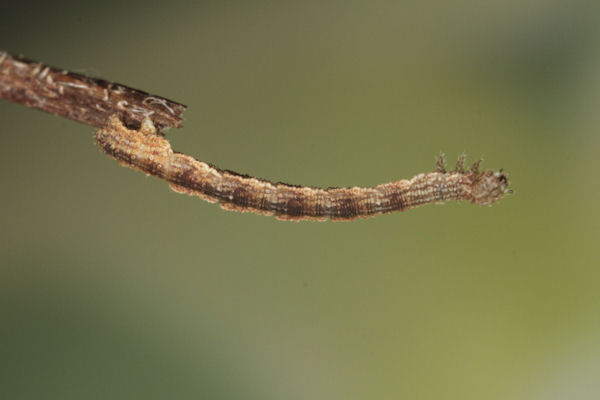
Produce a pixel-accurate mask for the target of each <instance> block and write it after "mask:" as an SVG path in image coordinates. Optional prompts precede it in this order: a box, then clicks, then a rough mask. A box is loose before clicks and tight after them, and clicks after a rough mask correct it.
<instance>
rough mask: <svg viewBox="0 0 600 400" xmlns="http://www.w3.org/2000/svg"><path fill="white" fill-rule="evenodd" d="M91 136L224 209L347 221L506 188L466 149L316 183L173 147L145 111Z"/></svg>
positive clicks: (488, 198)
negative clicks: (406, 171) (431, 162)
mask: <svg viewBox="0 0 600 400" xmlns="http://www.w3.org/2000/svg"><path fill="white" fill-rule="evenodd" d="M95 138H96V142H97V143H98V145H99V146H100V147H101V149H102V150H103V151H104V152H105V153H106V154H108V155H109V156H110V157H112V158H115V159H116V160H118V161H119V162H120V163H121V164H122V165H124V166H127V167H130V168H133V169H136V170H139V171H142V172H144V173H146V174H149V175H153V176H156V177H158V178H161V179H164V180H165V181H167V182H168V183H169V185H170V186H171V188H172V189H173V190H174V191H176V192H178V193H187V194H189V195H195V196H199V197H200V198H202V199H204V200H206V201H209V202H218V203H219V204H220V205H221V207H222V208H224V209H226V210H235V211H241V212H253V213H258V214H265V215H274V216H275V217H276V218H278V219H281V220H293V221H299V220H317V221H322V220H327V219H331V220H337V221H350V220H353V219H355V218H359V217H370V216H374V215H378V214H385V213H391V212H394V211H403V210H408V209H410V208H414V207H418V206H421V205H424V204H429V203H441V202H444V201H447V200H455V201H469V202H471V203H474V204H478V205H491V204H493V203H495V202H496V201H498V200H499V199H501V198H502V197H503V196H504V194H505V193H507V192H510V190H509V189H508V179H507V177H506V175H505V174H504V173H502V171H500V172H494V171H490V170H488V171H484V172H479V163H480V161H478V162H476V163H475V164H474V165H473V167H472V168H471V169H469V170H467V171H465V170H464V167H463V164H464V156H461V157H460V158H459V160H458V162H457V166H456V169H455V170H453V171H449V172H447V171H446V170H445V167H444V162H443V158H442V157H440V160H439V161H438V164H437V169H436V171H433V172H429V173H424V174H419V175H417V176H415V177H413V178H412V179H403V180H399V181H395V182H389V183H383V184H380V185H377V186H374V187H349V188H328V189H321V188H317V187H310V186H294V185H288V184H285V183H273V182H269V181H267V180H263V179H258V178H254V177H251V176H247V175H241V174H238V173H235V172H232V171H228V170H222V169H219V168H217V167H215V166H213V165H211V164H208V163H206V162H202V161H198V160H196V159H194V158H193V157H190V156H188V155H185V154H182V153H178V152H175V151H173V150H172V148H171V145H170V143H169V142H168V141H167V140H166V139H165V138H164V137H163V136H161V135H159V134H158V133H157V131H156V128H155V126H154V124H153V123H152V121H151V120H150V119H149V118H146V119H144V121H143V122H142V125H141V127H140V129H139V130H135V129H129V128H127V127H126V126H125V125H124V124H123V122H122V121H121V119H120V117H119V116H118V115H112V116H110V117H109V118H108V120H107V122H106V124H105V126H104V127H103V128H101V129H99V130H98V131H97V132H96V135H95Z"/></svg>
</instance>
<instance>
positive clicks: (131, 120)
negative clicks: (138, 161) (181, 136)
mask: <svg viewBox="0 0 600 400" xmlns="http://www.w3.org/2000/svg"><path fill="white" fill-rule="evenodd" d="M0 98H2V99H5V100H9V101H12V102H14V103H18V104H22V105H25V106H27V107H33V108H37V109H39V110H43V111H46V112H49V113H50V114H54V115H58V116H61V117H65V118H69V119H72V120H74V121H78V122H81V123H83V124H87V125H92V126H96V127H102V126H103V125H104V124H105V123H106V121H107V120H108V117H109V116H111V115H113V114H118V115H120V116H121V119H122V121H123V122H124V123H125V124H126V125H127V126H130V127H133V128H139V127H140V125H141V123H142V120H143V119H144V117H146V116H148V117H151V119H152V121H153V123H154V125H155V126H156V127H157V129H158V130H159V131H160V130H162V129H163V128H167V127H175V128H177V127H179V126H181V122H182V118H181V114H182V113H183V112H184V111H185V109H186V108H187V107H186V106H185V105H183V104H180V103H177V102H174V101H171V100H168V99H165V98H164V97H160V96H155V95H151V94H148V93H146V92H143V91H141V90H137V89H133V88H130V87H127V86H125V85H121V84H118V83H113V82H108V81H105V80H103V79H98V78H92V77H89V76H85V75H81V74H77V73H74V72H70V71H67V70H62V69H58V68H54V67H50V66H47V65H45V64H42V63H38V62H35V61H31V60H28V59H26V58H24V57H20V56H13V55H11V54H8V53H5V52H2V51H0Z"/></svg>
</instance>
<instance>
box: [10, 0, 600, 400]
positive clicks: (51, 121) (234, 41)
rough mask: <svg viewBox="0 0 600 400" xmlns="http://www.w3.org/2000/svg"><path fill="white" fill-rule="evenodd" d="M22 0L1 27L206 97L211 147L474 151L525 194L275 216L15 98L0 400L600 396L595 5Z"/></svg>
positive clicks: (416, 165) (247, 169)
mask: <svg viewBox="0 0 600 400" xmlns="http://www.w3.org/2000/svg"><path fill="white" fill-rule="evenodd" d="M17 3H18V2H3V3H2V5H1V6H0V17H1V20H2V23H1V24H0V38H1V40H0V48H1V49H3V50H6V51H9V52H11V53H16V54H19V53H20V54H23V55H25V56H27V57H29V58H33V59H36V60H39V61H43V62H46V63H48V64H50V65H54V66H58V67H63V68H68V69H71V70H74V71H77V72H83V73H86V74H90V75H94V76H99V77H102V78H105V79H108V80H113V81H117V82H121V83H124V84H127V85H130V86H133V87H137V88H140V89H143V90H145V91H149V92H151V93H156V94H159V95H162V96H165V97H168V98H171V99H173V100H176V101H180V102H182V103H184V104H187V105H188V106H189V109H188V111H187V112H186V113H185V127H184V128H183V129H178V130H170V131H169V132H168V133H167V135H168V137H169V139H170V140H171V142H172V144H173V147H174V148H175V149H176V150H178V151H182V152H185V153H187V154H191V155H193V156H195V157H196V158H198V159H201V160H204V161H208V162H211V163H214V164H216V165H218V166H220V167H223V168H227V169H232V170H235V171H239V172H242V173H248V174H252V175H255V176H260V177H264V178H268V179H270V180H274V181H285V182H289V183H295V184H306V185H314V186H324V187H327V186H352V185H373V184H378V183H381V182H385V181H390V180H396V179H401V178H410V177H412V176H413V175H415V174H417V173H421V172H426V171H430V170H432V169H433V167H434V163H435V157H436V156H437V155H438V154H439V152H440V151H444V152H445V153H446V154H447V155H448V159H449V162H450V163H452V162H454V161H455V159H456V157H457V156H458V155H459V154H460V153H462V152H466V153H467V154H468V155H469V161H471V162H472V161H474V160H475V159H476V158H478V157H479V156H483V157H484V158H485V162H484V164H483V165H484V167H485V168H492V169H499V168H501V167H504V168H505V170H506V171H507V172H508V173H509V176H510V180H511V185H512V187H513V188H514V189H515V192H516V193H515V195H514V196H511V197H509V198H506V199H504V200H502V201H501V202H500V203H498V204H496V205H494V206H493V207H490V208H488V207H484V208H480V207H476V206H472V205H470V204H455V203H452V204H446V205H443V206H427V207H422V208H419V209H415V210H411V211H408V212H405V213H396V214H392V215H387V216H380V217H377V218H372V219H366V220H358V221H355V222H352V223H331V222H325V223H290V222H279V221H276V220H275V219H273V218H269V217H264V216H256V215H250V214H239V213H232V212H226V211H222V210H220V209H219V207H217V206H216V205H214V204H208V203H205V202H203V201H201V200H199V199H198V198H192V197H187V196H183V195H178V194H176V193H174V192H172V191H170V190H169V188H168V187H167V185H166V184H165V183H164V182H161V181H159V180H157V179H154V178H147V177H145V176H144V175H143V174H141V173H139V172H134V171H132V170H129V169H124V168H122V167H120V166H119V165H118V163H116V162H115V161H113V160H110V159H108V158H107V157H106V156H105V155H104V154H103V153H101V152H100V151H99V149H98V148H97V147H96V146H95V144H94V141H93V136H92V135H93V128H90V127H87V126H84V125H79V124H77V123H74V122H72V121H68V120H64V119H61V118H58V117H54V116H51V115H48V114H45V113H42V112H39V111H35V110H31V109H27V108H24V107H22V106H18V105H14V104H12V103H8V102H5V101H0V123H1V128H0V130H1V133H0V138H1V140H2V143H1V145H0V182H1V183H0V188H1V190H0V206H1V207H0V225H1V229H0V397H1V398H4V399H33V398H44V399H82V398H86V399H87V398H91V399H94V398H98V399H113V400H114V399H138V398H139V399H142V398H143V399H166V398H173V399H183V398H201V399H261V400H265V399H327V400H331V399H344V400H349V399H398V398H407V399H462V400H464V399H567V398H568V399H597V398H598V397H600V380H598V376H599V375H600V296H599V285H600V279H599V278H600V270H599V267H600V258H599V250H598V247H599V242H598V234H599V231H600V229H599V228H600V217H599V215H600V214H599V212H598V201H599V200H600V185H598V175H597V171H598V166H599V163H598V153H599V150H600V136H599V135H598V129H599V126H600V112H599V110H600V72H599V71H600V36H599V28H598V27H599V26H600V24H599V22H600V21H599V19H600V18H599V17H598V15H600V14H599V12H600V6H597V5H596V6H592V5H589V4H591V3H592V2H584V1H581V2H580V1H567V0H564V1H529V2H522V1H512V0H511V1H495V2H476V1H409V2H394V1H378V0H377V1H369V2H367V1H329V2H323V1H303V2H296V1H203V2H185V1H169V2H163V1H154V2H139V3H137V4H131V3H127V2H122V1H112V0H109V1H103V2H96V3H93V2H90V3H88V2H81V1H77V2H71V3H66V2H64V3H56V2H40V3H39V4H35V3H33V4H32V3H30V2H21V3H20V4H17Z"/></svg>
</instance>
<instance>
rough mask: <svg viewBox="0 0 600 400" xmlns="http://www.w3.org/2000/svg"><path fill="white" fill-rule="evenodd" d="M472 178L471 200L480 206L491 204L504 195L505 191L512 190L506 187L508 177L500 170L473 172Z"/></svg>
mask: <svg viewBox="0 0 600 400" xmlns="http://www.w3.org/2000/svg"><path fill="white" fill-rule="evenodd" d="M472 179H473V181H472V182H473V183H472V186H471V202H472V203H475V204H478V205H480V206H489V205H492V204H493V203H495V202H496V201H498V200H500V199H501V198H502V197H504V194H505V193H512V190H510V189H508V178H507V177H506V175H505V174H503V173H502V170H500V172H494V171H485V172H481V173H477V172H473V177H472Z"/></svg>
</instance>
